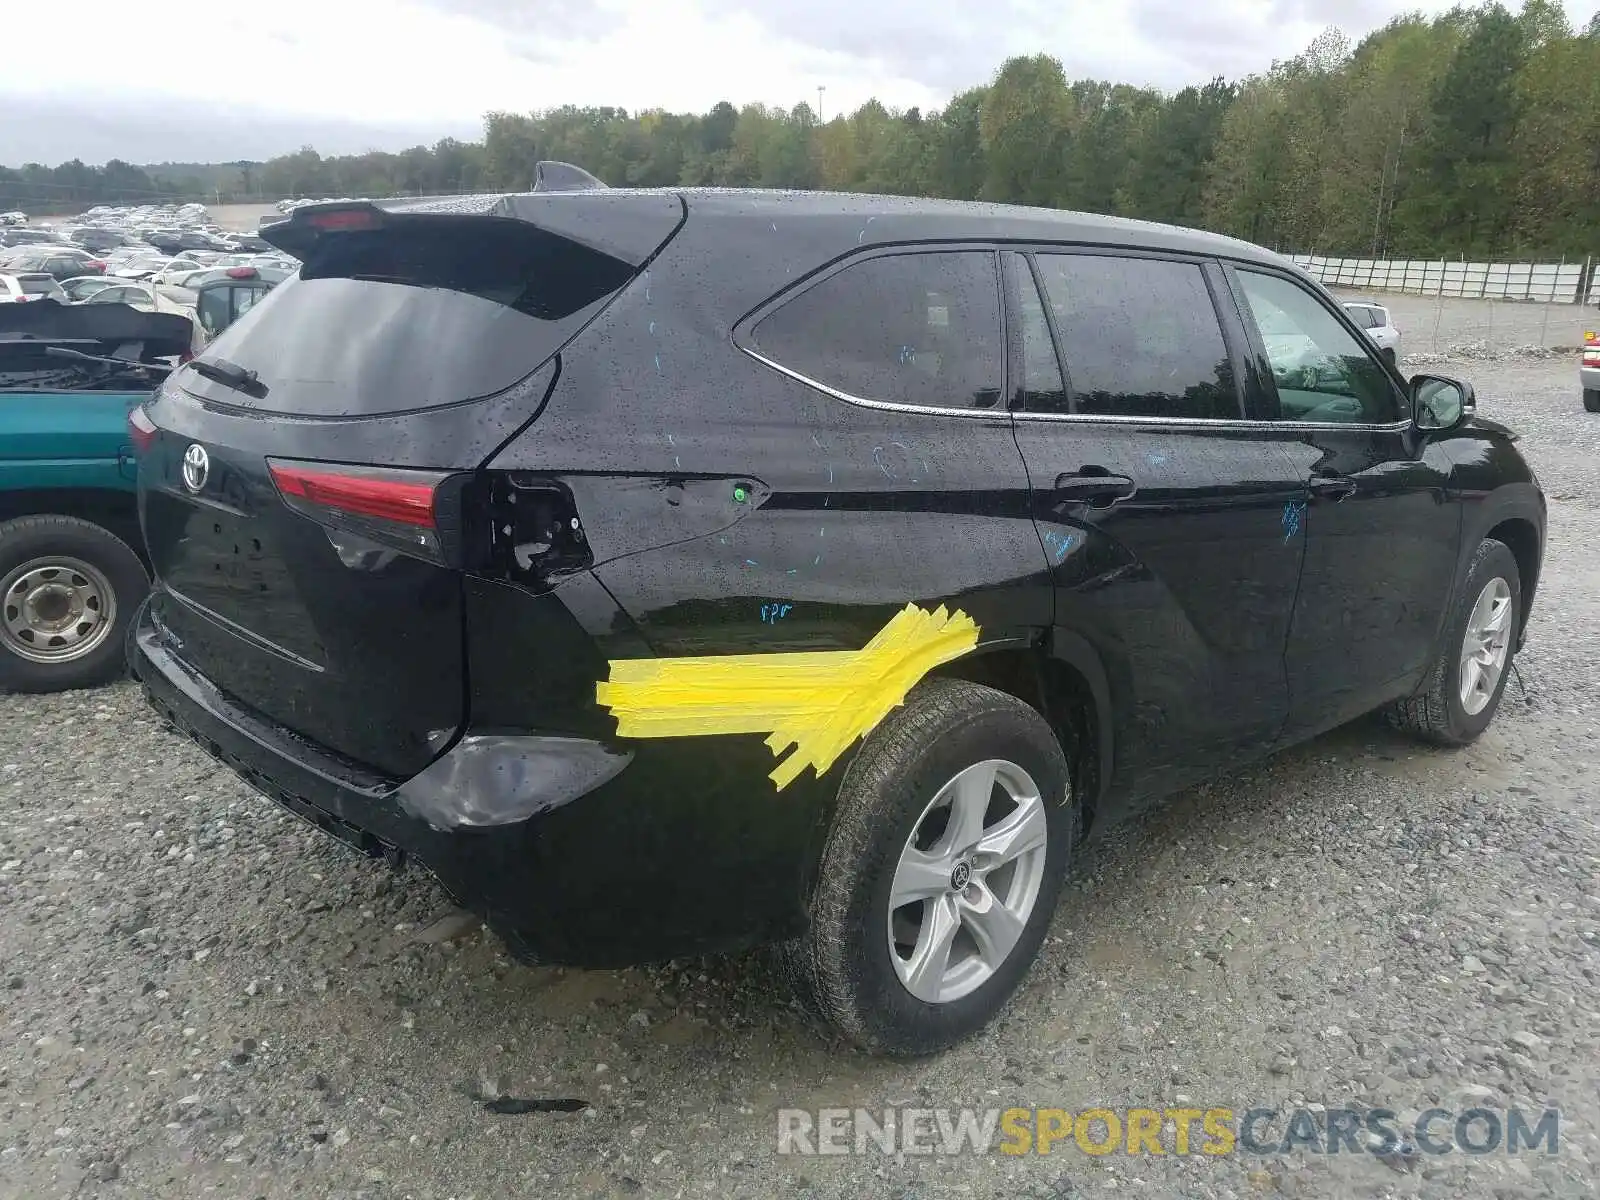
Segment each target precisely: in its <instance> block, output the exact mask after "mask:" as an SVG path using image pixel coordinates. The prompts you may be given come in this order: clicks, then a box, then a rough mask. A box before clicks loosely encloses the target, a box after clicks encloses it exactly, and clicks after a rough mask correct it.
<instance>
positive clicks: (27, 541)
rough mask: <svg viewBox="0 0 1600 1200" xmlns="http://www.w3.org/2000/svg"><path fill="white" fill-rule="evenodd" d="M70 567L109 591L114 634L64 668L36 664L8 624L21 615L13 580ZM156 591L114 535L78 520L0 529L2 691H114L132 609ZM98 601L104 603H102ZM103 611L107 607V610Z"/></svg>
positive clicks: (33, 521)
mask: <svg viewBox="0 0 1600 1200" xmlns="http://www.w3.org/2000/svg"><path fill="white" fill-rule="evenodd" d="M55 559H72V560H76V561H78V562H80V563H83V564H85V565H86V566H89V567H91V568H93V570H94V571H97V572H99V574H100V575H101V577H102V578H103V581H104V583H105V584H106V585H107V587H108V589H109V591H110V601H109V603H110V606H111V614H112V615H111V619H110V621H108V622H107V623H106V624H107V625H108V626H109V628H108V629H107V630H106V632H105V633H104V634H103V635H101V636H100V638H99V639H98V640H97V641H96V642H95V643H94V646H93V648H92V649H91V650H89V651H88V652H87V653H85V654H83V655H82V657H79V658H71V659H66V660H64V661H61V662H36V661H33V660H32V659H29V658H27V657H25V655H24V653H23V647H24V645H25V644H26V638H25V637H23V636H22V635H18V634H14V633H13V632H12V631H11V628H10V619H11V618H12V617H13V616H14V615H15V613H16V612H17V611H19V610H18V609H17V608H16V607H15V605H14V600H15V598H16V597H15V596H14V595H10V594H3V593H4V592H7V591H10V592H13V593H14V592H15V590H16V587H20V586H25V585H24V584H23V582H22V581H21V580H18V581H17V583H16V585H14V586H13V585H9V584H7V583H5V582H3V581H9V580H11V579H12V577H13V572H16V571H18V570H19V569H22V568H24V567H26V566H27V565H28V564H30V563H36V562H37V563H48V562H50V561H52V560H55ZM149 589H150V581H149V577H148V576H146V574H145V570H144V564H143V563H142V562H140V561H139V556H138V555H137V554H135V553H134V552H133V550H132V549H131V548H130V547H129V546H128V544H127V543H126V542H124V541H123V540H122V539H121V538H119V537H117V536H116V535H115V534H113V533H110V532H109V531H107V530H106V529H104V528H102V527H101V526H99V525H96V524H94V523H93V522H92V521H84V520H80V519H79V518H77V517H62V516H55V515H43V516H34V517H18V518H16V519H15V520H12V521H6V522H5V523H4V524H0V620H5V621H6V622H7V624H6V626H5V627H0V688H5V689H7V690H10V691H14V692H64V691H68V690H70V689H72V688H85V687H95V686H97V685H99V684H102V683H109V682H110V681H111V680H113V679H116V678H117V677H118V676H120V675H121V674H122V672H123V668H124V658H123V645H122V643H123V636H124V635H125V634H126V633H127V630H128V622H129V621H131V620H132V619H133V612H134V609H136V608H138V606H139V602H140V601H141V600H143V599H144V596H145V593H146V592H147V591H149ZM97 599H98V596H97ZM102 603H104V602H102Z"/></svg>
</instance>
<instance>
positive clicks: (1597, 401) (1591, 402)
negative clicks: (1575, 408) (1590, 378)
mask: <svg viewBox="0 0 1600 1200" xmlns="http://www.w3.org/2000/svg"><path fill="white" fill-rule="evenodd" d="M1583 407H1584V408H1585V409H1587V410H1588V411H1589V412H1600V388H1584V389H1583Z"/></svg>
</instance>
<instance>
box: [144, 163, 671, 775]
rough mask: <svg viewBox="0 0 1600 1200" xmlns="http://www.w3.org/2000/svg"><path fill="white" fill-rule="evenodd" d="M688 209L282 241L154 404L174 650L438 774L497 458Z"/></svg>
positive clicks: (309, 216) (465, 207) (581, 207)
mask: <svg viewBox="0 0 1600 1200" xmlns="http://www.w3.org/2000/svg"><path fill="white" fill-rule="evenodd" d="M441 210H442V211H441ZM682 216H683V209H682V203H681V201H680V200H679V198H678V197H677V196H676V195H673V194H668V193H627V192H583V193H564V194H550V195H528V196H516V197H506V198H500V199H493V198H490V199H487V200H485V199H480V198H473V199H472V200H470V201H462V202H452V203H449V204H445V205H436V206H412V207H407V208H405V209H402V210H387V209H383V208H379V207H376V206H373V205H343V206H339V205H335V206H318V207H311V208H305V209H301V210H299V211H297V212H296V214H295V216H294V217H293V218H292V219H291V220H289V221H286V222H283V223H281V224H279V225H275V226H273V227H271V229H270V230H268V232H267V236H268V238H269V240H271V241H273V242H274V243H275V244H276V245H278V246H279V247H280V248H283V249H287V250H289V251H291V252H292V253H294V254H295V255H296V256H298V257H299V258H301V259H302V261H303V264H304V265H303V267H302V269H301V272H300V274H299V276H298V277H297V278H293V279H290V280H288V281H286V282H285V283H283V284H281V285H279V286H278V287H277V288H276V289H274V290H273V291H272V292H271V293H269V294H268V295H267V296H266V297H265V298H263V299H262V300H261V301H260V302H259V303H258V304H257V305H256V307H255V308H254V309H253V310H252V311H251V312H250V313H249V314H248V315H247V316H246V317H245V318H244V319H242V320H241V321H240V322H239V323H238V324H236V325H235V326H233V327H232V328H230V329H229V330H228V331H227V332H225V333H224V334H223V335H222V336H221V337H220V338H218V339H217V341H215V342H213V343H212V344H211V346H210V347H209V348H208V349H207V351H206V352H205V354H204V355H203V356H202V357H201V358H200V359H199V360H197V361H196V362H195V363H193V364H191V365H190V366H189V367H188V368H186V369H184V370H183V371H181V372H179V373H178V374H177V375H176V376H175V377H174V378H173V379H172V380H171V381H169V383H168V384H167V386H166V387H164V388H163V389H162V391H161V392H160V393H159V395H158V396H157V397H156V398H155V400H154V401H153V402H152V403H151V404H150V405H149V406H148V407H147V410H146V411H145V412H143V413H140V414H137V417H138V420H139V421H141V422H143V423H144V425H145V426H147V427H148V428H146V429H143V430H139V431H136V433H137V436H138V437H139V438H140V440H141V442H142V446H143V450H142V457H141V471H140V481H141V512H142V517H143V521H144V528H145V535H146V538H147V540H148V543H149V548H150V554H151V558H152V561H153V563H154V566H155V568H156V572H157V574H158V577H159V582H158V586H157V589H156V592H155V594H154V596H153V599H152V601H151V617H152V621H153V623H154V627H155V636H159V637H161V638H163V639H165V641H166V644H167V648H168V649H170V650H171V651H172V652H173V653H174V654H175V655H176V656H177V657H178V658H179V659H180V660H181V661H182V662H183V663H186V664H187V665H188V666H189V667H190V668H192V669H193V670H195V671H196V672H198V673H199V674H201V675H203V676H205V677H206V678H208V679H209V680H210V681H211V682H212V683H213V684H215V685H216V686H217V687H219V688H220V689H221V690H222V691H223V692H224V693H226V694H227V695H229V696H230V697H231V698H232V699H233V700H234V701H236V702H238V703H241V704H243V705H244V706H246V707H248V708H250V709H252V710H254V711H256V712H257V713H259V714H261V715H263V716H265V717H267V718H269V719H270V720H272V721H273V722H276V723H277V724H279V725H282V726H284V727H287V728H288V729H289V730H291V731H293V732H295V733H297V734H299V735H301V736H303V737H305V738H306V739H308V740H309V741H311V742H313V743H315V744H317V745H318V746H320V747H323V748H325V749H328V750H332V751H334V752H335V753H336V754H338V755H340V756H343V757H345V758H347V759H349V760H352V761H354V762H356V763H359V764H361V765H363V766H365V767H368V768H372V769H375V770H377V771H379V772H381V773H383V774H386V775H388V776H391V777H393V778H403V777H406V776H409V775H411V774H414V773H415V772H416V771H418V770H420V769H421V768H422V767H423V766H425V765H426V764H427V763H428V762H429V761H431V760H432V759H433V758H434V757H436V756H437V755H438V754H439V753H440V752H441V751H442V750H444V749H445V748H446V747H447V746H448V745H450V744H451V743H452V742H453V740H454V738H455V737H456V735H457V734H458V733H459V731H460V730H461V728H462V726H463V724H464V722H465V720H466V718H467V715H468V714H467V712H466V699H465V697H466V694H467V681H466V678H465V666H464V651H463V645H464V638H465V631H464V628H463V625H464V618H463V572H464V571H466V570H469V569H471V568H472V567H473V566H474V564H475V562H476V561H477V558H478V556H479V555H481V553H482V552H483V551H482V546H483V543H484V542H485V541H486V540H487V538H488V536H489V530H488V529H487V528H485V525H486V518H485V517H484V513H485V512H486V508H484V507H483V506H482V505H481V504H480V501H481V500H482V497H483V493H484V491H485V489H486V487H487V484H486V483H485V481H484V480H483V478H482V477H481V475H480V474H479V468H480V467H481V466H482V464H484V463H485V462H487V461H488V459H489V458H490V457H492V455H493V454H494V453H495V451H496V450H497V449H498V447H500V446H501V445H502V444H503V443H504V442H505V441H506V440H507V439H508V438H510V437H512V436H514V435H515V434H516V433H517V432H518V431H519V430H520V429H522V428H523V427H525V426H526V425H527V424H528V423H529V422H531V421H532V420H534V419H535V418H536V417H537V415H538V412H539V409H540V406H541V404H542V402H543V400H544V398H545V397H546V395H547V394H548V390H549V385H550V382H551V380H552V379H553V378H554V376H555V373H556V370H557V366H556V364H555V363H554V362H553V358H554V356H555V355H556V353H557V351H558V350H559V349H560V348H561V346H563V345H564V344H565V343H566V342H567V341H568V340H570V339H571V338H572V337H573V336H574V335H575V334H576V333H577V332H578V331H579V330H580V329H581V328H582V327H583V326H584V325H585V324H587V323H588V322H589V321H590V320H592V319H593V318H594V317H595V316H596V315H598V313H599V312H600V311H602V310H603V309H604V307H605V306H606V304H608V303H609V302H610V300H611V298H612V297H614V296H615V295H616V294H617V292H618V291H620V290H621V289H622V288H624V287H625V286H626V285H627V283H628V282H629V280H631V279H632V278H633V277H634V276H635V275H636V274H637V273H638V271H639V270H641V269H642V267H643V265H644V264H645V263H647V262H648V261H649V259H650V258H651V257H652V256H653V255H654V253H655V252H656V251H657V250H658V249H659V247H660V246H662V245H663V244H665V242H666V241H667V240H669V239H670V237H671V236H672V234H673V233H674V232H675V231H676V229H677V228H678V226H679V225H680V224H681V222H682ZM529 686H530V687H532V686H537V680H535V679H530V680H529Z"/></svg>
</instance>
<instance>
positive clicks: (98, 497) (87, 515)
mask: <svg viewBox="0 0 1600 1200" xmlns="http://www.w3.org/2000/svg"><path fill="white" fill-rule="evenodd" d="M46 516H58V517H76V518H77V519H78V520H80V521H88V522H89V523H90V524H92V525H98V526H100V527H101V528H102V529H105V530H107V531H108V532H110V533H112V534H114V535H115V536H116V537H117V538H119V539H120V540H122V541H124V542H126V543H127V544H128V546H129V547H130V548H131V549H132V550H133V552H134V553H135V554H137V555H138V556H139V559H140V561H141V562H142V563H144V566H145V570H146V571H148V570H149V569H150V561H149V558H148V556H147V555H146V554H145V551H144V538H143V537H142V536H140V532H139V501H138V499H137V497H136V496H135V495H134V493H133V492H131V491H129V492H123V491H116V490H113V489H110V488H40V489H28V490H19V491H9V492H8V491H0V521H10V520H13V519H15V518H17V517H46Z"/></svg>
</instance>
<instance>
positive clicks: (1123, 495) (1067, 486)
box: [1055, 467, 1138, 505]
mask: <svg viewBox="0 0 1600 1200" xmlns="http://www.w3.org/2000/svg"><path fill="white" fill-rule="evenodd" d="M1137 490H1138V486H1137V485H1136V484H1135V483H1134V482H1133V480H1131V479H1129V478H1128V477H1127V476H1126V475H1112V474H1109V473H1107V472H1106V471H1105V470H1104V469H1097V468H1094V467H1085V468H1084V469H1083V470H1081V471H1077V472H1068V473H1066V474H1064V475H1057V476H1056V487H1055V494H1056V496H1057V497H1058V498H1059V499H1062V500H1069V501H1072V502H1073V503H1077V504H1093V505H1105V504H1110V503H1112V502H1113V501H1116V500H1126V499H1127V498H1128V497H1129V496H1131V495H1133V493H1134V492H1135V491H1137Z"/></svg>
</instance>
